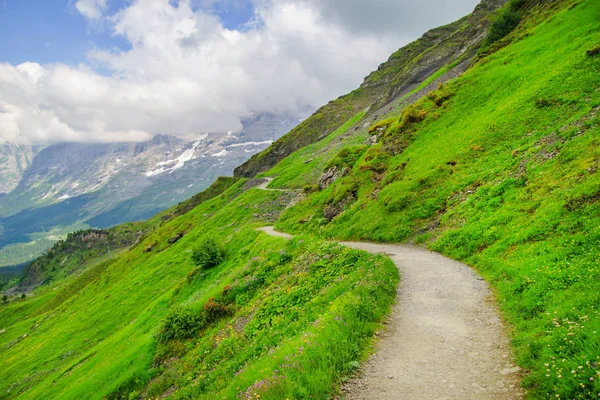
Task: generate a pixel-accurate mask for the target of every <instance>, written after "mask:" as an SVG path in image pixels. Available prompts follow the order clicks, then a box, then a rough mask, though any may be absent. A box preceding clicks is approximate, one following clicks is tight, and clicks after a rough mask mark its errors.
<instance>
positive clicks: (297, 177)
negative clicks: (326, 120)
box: [259, 111, 367, 189]
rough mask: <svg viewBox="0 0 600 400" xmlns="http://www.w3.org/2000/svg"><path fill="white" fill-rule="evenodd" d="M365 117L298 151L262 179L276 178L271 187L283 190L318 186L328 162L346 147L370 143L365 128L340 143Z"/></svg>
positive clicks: (348, 122) (360, 114) (351, 120)
mask: <svg viewBox="0 0 600 400" xmlns="http://www.w3.org/2000/svg"><path fill="white" fill-rule="evenodd" d="M364 115H365V113H364V111H361V112H359V113H358V114H356V115H354V116H353V117H352V118H350V119H349V120H348V121H346V123H344V124H343V125H342V126H340V127H339V128H338V129H336V130H335V131H333V132H332V133H331V134H330V135H329V136H327V137H326V138H325V139H323V140H321V141H319V142H317V143H314V144H311V145H308V146H306V147H304V148H303V149H301V150H298V151H297V152H295V153H293V154H292V155H290V156H289V157H287V158H285V159H284V160H283V161H281V162H280V163H279V164H277V166H276V167H274V168H272V169H271V170H269V171H268V172H265V173H263V174H261V175H259V177H261V176H273V177H275V179H274V180H273V181H272V182H271V183H270V184H269V187H271V188H279V189H302V188H303V187H304V186H306V185H309V184H315V183H317V181H318V180H319V178H320V177H321V173H322V171H323V168H324V167H325V165H326V164H327V162H328V161H329V160H330V159H331V158H332V157H333V156H334V155H335V154H337V152H339V151H340V149H341V148H342V147H347V146H351V145H353V144H358V143H362V142H364V141H365V140H366V138H367V135H366V133H365V129H362V130H361V132H360V133H359V134H358V135H353V136H352V139H351V140H344V141H341V140H340V138H341V137H342V135H344V134H345V133H346V132H347V131H348V130H349V129H350V128H351V127H352V126H354V125H355V124H356V123H358V122H359V121H360V120H361V119H362V118H363V117H364Z"/></svg>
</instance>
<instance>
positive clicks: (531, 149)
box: [0, 0, 600, 399]
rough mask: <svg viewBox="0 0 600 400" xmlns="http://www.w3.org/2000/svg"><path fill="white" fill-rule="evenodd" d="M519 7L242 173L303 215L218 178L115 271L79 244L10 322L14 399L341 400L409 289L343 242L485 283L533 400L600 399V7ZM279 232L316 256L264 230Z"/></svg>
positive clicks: (404, 60)
mask: <svg viewBox="0 0 600 400" xmlns="http://www.w3.org/2000/svg"><path fill="white" fill-rule="evenodd" d="M500 4H504V1H485V2H483V3H482V5H480V6H479V7H478V9H477V10H476V12H475V13H474V14H473V16H470V17H469V18H466V19H462V20H460V21H458V22H457V23H455V24H451V25H449V26H447V27H442V28H439V29H437V30H434V31H432V32H430V33H429V34H428V35H425V36H424V38H423V39H422V41H421V42H419V43H417V44H413V45H411V46H407V47H406V48H404V49H402V50H401V51H400V52H399V53H396V54H395V55H394V56H392V58H391V59H390V61H388V63H387V64H384V65H383V66H382V67H381V68H380V70H379V72H376V73H374V74H372V75H371V76H370V77H369V78H367V80H366V84H365V85H366V87H377V90H375V91H373V92H371V93H372V94H373V97H369V101H368V102H365V103H363V100H364V99H365V97H361V96H363V94H364V92H361V91H362V90H364V88H365V85H363V87H362V88H361V89H359V91H357V92H353V94H352V95H350V97H346V98H344V99H343V101H337V102H334V103H332V104H330V105H328V106H325V108H323V109H322V111H323V112H322V113H321V117H318V116H313V117H312V118H311V119H310V120H308V121H307V122H306V123H305V124H303V125H301V126H300V127H299V128H298V129H297V130H295V131H292V132H291V133H290V134H289V135H288V136H287V137H285V138H284V139H283V140H282V141H281V142H280V144H277V145H275V146H274V147H272V148H271V149H269V150H267V151H266V152H265V153H262V155H260V156H257V157H255V158H254V159H253V160H251V161H250V162H249V163H248V164H246V165H245V166H244V167H242V168H241V169H240V170H238V172H239V173H238V175H240V176H254V175H256V174H260V175H259V176H273V177H274V178H275V179H274V180H273V182H271V186H272V187H276V188H289V189H303V194H302V195H301V196H302V197H301V198H300V199H297V198H296V196H297V192H296V191H290V192H285V191H263V190H257V189H255V188H253V187H254V186H256V184H257V182H256V181H255V180H247V179H244V178H239V179H238V178H231V179H220V180H218V181H217V182H216V183H215V184H214V185H213V186H212V187H211V188H210V189H209V190H207V191H206V192H203V193H202V194H199V195H197V196H195V197H194V198H192V199H190V200H189V201H187V202H184V203H182V204H180V205H179V206H176V207H173V208H172V209H170V210H167V211H165V212H163V213H161V214H159V215H157V216H155V217H154V218H152V219H150V220H149V221H147V222H145V223H144V224H143V227H144V229H143V234H142V235H139V240H136V241H133V244H131V245H130V243H132V242H128V243H127V244H124V242H121V245H120V246H115V247H116V248H118V250H115V252H114V254H108V252H106V253H105V252H104V251H103V245H101V244H100V243H104V242H102V240H104V239H102V240H100V241H98V242H95V243H96V244H97V246H95V247H94V246H92V247H93V248H90V249H89V250H90V251H87V250H86V249H85V245H84V246H83V247H82V246H81V245H83V243H84V242H85V241H83V240H79V239H81V238H79V239H78V238H74V237H72V238H71V239H70V240H68V241H67V242H65V243H63V244H62V245H61V246H63V248H59V247H56V253H55V254H48V255H47V256H46V257H47V258H46V259H40V260H38V263H39V264H38V265H39V267H40V268H38V269H37V270H44V271H52V269H53V267H55V270H54V271H52V274H51V275H50V277H51V279H46V278H47V277H46V278H45V279H43V280H42V282H43V281H45V284H43V285H41V286H39V287H37V288H36V289H35V290H34V291H33V292H32V293H31V294H29V295H28V296H27V298H25V299H21V298H19V297H12V298H10V299H8V302H7V303H6V304H3V305H2V306H0V360H1V361H2V365H3V366H4V368H3V369H2V370H0V398H15V397H19V398H24V399H40V398H41V399H44V398H64V399H71V398H86V399H87V398H91V399H94V398H96V399H99V398H109V399H137V398H162V397H164V398H173V399H183V398H195V399H196V398H197V399H221V398H226V399H235V398H239V399H257V398H262V399H285V398H289V399H300V398H330V397H331V396H332V394H336V393H337V392H338V391H339V384H340V382H341V381H343V380H345V378H346V377H348V376H349V375H351V374H352V372H353V371H354V370H355V369H356V368H357V366H358V365H359V362H360V361H361V360H362V359H364V357H366V356H367V355H368V352H369V348H370V343H371V341H370V340H371V337H372V335H373V333H374V331H375V330H376V329H377V327H378V326H379V325H378V324H379V323H380V322H381V321H382V319H383V318H384V317H385V315H386V313H388V312H389V309H390V305H391V304H392V303H393V301H394V298H395V295H396V287H397V284H398V282H399V277H398V272H397V270H396V268H395V267H394V265H393V264H392V263H391V261H390V260H389V259H387V258H385V257H383V256H372V255H369V254H366V253H363V252H359V251H355V250H350V249H347V248H343V247H340V246H338V245H336V244H333V243H331V242H327V241H326V240H325V239H329V238H335V239H358V240H370V241H380V242H399V241H412V242H414V243H417V244H420V245H423V246H427V247H429V248H431V249H433V250H436V251H438V252H441V253H443V254H446V255H448V256H450V257H453V258H455V259H459V260H462V261H464V262H466V263H468V264H470V265H473V266H474V268H476V269H477V270H478V271H479V272H480V273H481V274H482V275H483V276H484V277H485V278H486V279H487V280H488V281H489V282H490V284H491V285H492V286H493V287H494V288H495V291H496V293H497V297H498V299H499V301H500V306H501V308H502V311H503V313H504V315H505V317H506V319H507V320H508V321H509V322H510V323H511V324H512V326H513V328H514V329H513V331H512V332H511V335H512V344H513V347H514V350H515V352H516V355H517V360H518V362H519V364H520V365H521V366H522V367H523V368H524V369H525V372H526V378H525V380H524V382H523V384H524V386H525V387H527V388H529V389H530V396H531V398H549V397H552V398H563V399H576V398H581V399H585V398H593V397H597V396H598V393H600V376H599V375H598V374H599V372H598V370H599V368H600V366H599V364H600V336H599V335H598V332H599V331H600V311H599V310H598V307H600V296H598V293H600V270H599V269H598V262H599V261H600V250H599V246H598V244H599V242H600V228H599V227H600V202H599V199H600V191H599V189H598V188H599V187H600V178H599V177H600V175H599V174H598V168H599V165H600V150H599V149H600V146H599V144H600V91H599V88H600V3H598V2H597V1H595V0H557V1H549V2H548V1H546V2H543V1H538V0H511V2H510V3H509V4H508V5H507V6H506V7H505V8H503V9H501V10H500V11H499V12H497V13H496V14H494V15H493V16H492V17H490V15H489V14H490V12H492V11H494V10H496V9H497V7H498V6H499V5H500ZM473 21H475V22H477V24H473ZM489 21H492V25H491V29H490V32H495V34H494V35H492V36H490V38H491V39H489V40H487V41H486V39H485V35H480V36H478V38H477V40H475V41H473V42H472V46H473V47H472V48H471V50H470V51H471V53H472V54H471V55H473V56H474V55H475V53H477V55H476V58H475V59H476V62H475V63H474V65H472V67H471V68H469V69H468V70H467V72H466V73H464V74H463V75H461V76H459V77H457V78H456V79H453V80H451V81H449V82H446V83H445V84H444V85H441V86H439V87H438V88H437V89H436V90H434V91H433V92H431V93H429V94H427V95H424V96H421V95H420V93H419V90H421V89H424V88H428V87H429V86H428V85H429V84H431V83H432V82H434V81H435V79H436V78H438V77H441V76H444V75H447V74H448V73H449V72H450V71H455V69H454V67H455V66H456V65H457V63H460V62H461V57H460V56H459V55H458V56H457V53H456V52H454V51H449V52H447V51H446V50H447V49H451V48H453V47H456V48H459V47H461V45H463V44H465V43H467V42H465V40H467V39H468V38H469V35H467V34H464V36H463V35H461V34H459V33H460V32H467V31H469V30H471V29H474V31H470V32H471V33H470V34H471V35H472V34H473V32H479V30H481V29H483V31H485V30H487V26H488V23H489ZM475 28H477V29H475ZM425 44H428V46H425ZM415 46H416V47H415ZM421 46H423V48H421ZM480 46H483V47H480ZM461 48H464V46H462V47H461ZM411 49H419V50H418V51H417V50H415V51H414V53H418V54H417V57H414V58H413V57H412V56H411V57H404V56H406V54H407V53H408V52H409V50H410V51H412V50H411ZM444 49H446V50H444ZM429 57H431V58H429ZM431 59H435V60H438V61H437V64H435V65H436V67H435V68H433V69H429V70H427V71H426V70H423V69H421V67H423V66H424V65H426V64H427V62H426V61H427V60H431ZM419 60H421V61H419ZM440 60H441V61H440ZM421 62H422V63H424V64H422V63H421ZM407 72H409V73H408V75H406V73H407ZM403 74H405V75H403ZM414 77H418V79H416V80H412V78H414ZM450 77H454V75H450ZM361 93H363V94H361ZM353 96H358V97H356V98H355V97H353ZM357 99H359V100H357ZM361 99H362V100H361ZM390 99H394V100H393V103H392V105H391V106H386V108H385V110H382V111H381V112H377V113H373V112H372V111H373V110H370V111H365V107H366V104H367V103H369V104H373V105H374V107H376V106H378V104H380V103H378V102H379V101H382V102H383V103H385V104H387V102H388V101H390ZM355 100H356V101H355ZM347 101H350V102H351V104H349V103H346V102H347ZM365 101H366V100H365ZM411 102H414V104H410V103H411ZM383 103H382V104H383ZM330 113H331V114H330ZM332 116H334V117H332ZM319 118H321V119H319ZM286 156H287V157H286ZM325 178H327V179H325ZM298 200H299V202H298ZM273 223H276V226H277V227H278V228H279V229H281V230H284V231H287V232H290V233H295V234H297V235H298V236H297V237H296V238H295V239H293V240H291V241H284V240H283V239H279V238H273V237H269V236H267V235H265V234H263V233H260V232H258V231H257V230H256V228H257V227H260V226H264V225H266V224H273ZM115 229H121V230H124V229H126V227H125V226H122V227H118V228H115ZM136 231H137V228H136V229H130V230H129V231H121V233H125V232H129V234H133V233H134V232H135V235H136V239H137V237H138V236H137V232H136ZM117 237H119V238H120V237H121V236H117ZM107 240H108V238H107ZM69 251H71V252H72V254H73V256H72V257H70V258H68V259H67V260H68V261H65V262H64V263H63V261H62V260H63V259H64V258H63V257H64V256H65V255H66V254H68V253H69ZM400 300H401V299H400Z"/></svg>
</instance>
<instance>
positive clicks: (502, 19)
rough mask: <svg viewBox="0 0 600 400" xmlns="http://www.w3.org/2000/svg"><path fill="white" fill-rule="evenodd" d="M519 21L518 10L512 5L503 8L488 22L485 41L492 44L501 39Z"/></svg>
mask: <svg viewBox="0 0 600 400" xmlns="http://www.w3.org/2000/svg"><path fill="white" fill-rule="evenodd" d="M519 23H521V16H520V14H519V12H517V11H515V10H514V9H513V8H512V7H509V8H505V9H503V10H502V11H501V12H500V13H499V14H498V16H496V18H494V20H493V21H492V23H491V24H490V28H489V31H488V37H487V43H488V44H492V43H494V42H497V41H498V40H500V39H503V38H504V37H506V35H508V34H509V33H510V32H512V30H513V29H515V28H516V27H517V26H518V25H519Z"/></svg>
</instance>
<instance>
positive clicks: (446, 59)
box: [234, 0, 507, 178]
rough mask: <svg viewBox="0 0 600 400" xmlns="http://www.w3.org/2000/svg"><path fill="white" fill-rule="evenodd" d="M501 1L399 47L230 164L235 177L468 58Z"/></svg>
mask: <svg viewBox="0 0 600 400" xmlns="http://www.w3.org/2000/svg"><path fill="white" fill-rule="evenodd" d="M506 1H507V0H482V1H481V3H480V4H479V5H478V6H477V7H476V8H475V10H474V12H473V13H472V14H471V15H468V16H466V17H464V18H461V19H460V20H458V21H455V22H453V23H451V24H448V25H446V26H442V27H439V28H435V29H432V30H431V31H429V32H427V33H425V34H424V35H423V37H421V38H420V39H418V40H416V41H414V42H412V43H410V44H409V45H407V46H405V47H403V48H401V49H400V50H398V51H397V52H395V53H394V54H392V55H391V56H390V58H389V59H388V60H387V61H386V62H385V63H383V64H381V65H380V66H379V68H378V69H377V71H374V72H372V73H371V74H370V75H369V76H367V77H366V78H365V81H364V83H363V84H362V85H361V86H360V87H359V88H358V89H356V90H354V91H352V92H350V93H348V94H346V95H344V96H341V97H340V98H338V99H336V100H333V101H331V102H329V103H328V104H326V105H325V106H323V107H321V108H320V109H319V110H317V111H316V112H315V113H314V114H313V115H312V116H311V117H310V118H308V119H307V120H305V121H304V122H302V123H301V124H300V125H298V126H297V127H296V128H294V129H293V130H292V131H291V132H290V133H288V134H287V135H285V136H284V137H282V138H280V139H279V140H277V141H276V142H275V143H273V144H272V145H271V146H270V147H269V148H268V149H267V150H265V151H263V152H261V153H259V154H256V155H254V156H253V157H252V158H251V159H250V160H248V161H247V162H245V163H244V164H242V165H241V166H239V167H238V168H236V170H235V173H234V174H235V176H238V177H246V178H248V177H254V176H256V175H257V174H260V173H262V172H265V171H267V170H268V169H270V168H271V167H274V166H275V165H276V164H278V163H279V162H280V161H281V160H283V159H284V158H285V157H287V156H289V155H290V154H292V153H293V152H295V151H297V150H300V149H302V148H304V147H306V146H308V145H310V144H313V143H316V142H318V141H320V140H322V139H324V138H325V137H327V136H328V135H329V134H330V133H331V132H333V131H335V130H336V129H337V128H338V127H340V126H341V125H342V124H344V123H345V122H346V120H348V119H350V118H352V116H354V115H356V114H357V113H359V112H361V111H365V109H367V110H368V111H369V112H370V113H372V114H374V115H377V113H378V112H380V110H381V109H382V108H383V107H385V106H387V105H388V104H390V103H391V102H392V101H394V100H395V99H397V98H401V97H403V96H404V95H406V94H407V93H409V92H410V91H412V90H413V89H415V87H417V86H419V85H420V84H421V83H422V82H424V81H426V80H427V79H428V78H430V77H431V76H432V75H434V74H436V73H438V72H442V73H446V72H448V71H449V69H450V68H449V66H450V65H452V66H455V65H456V64H458V63H459V62H461V61H465V62H468V61H469V60H470V59H471V58H472V57H473V56H474V55H475V53H476V51H477V50H478V49H479V46H480V45H481V44H482V42H483V40H484V39H485V35H486V32H487V27H488V24H489V18H490V15H491V14H492V13H493V12H494V11H495V10H497V9H498V8H499V7H500V6H502V5H503V4H505V3H506Z"/></svg>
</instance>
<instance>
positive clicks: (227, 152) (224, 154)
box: [212, 149, 231, 157]
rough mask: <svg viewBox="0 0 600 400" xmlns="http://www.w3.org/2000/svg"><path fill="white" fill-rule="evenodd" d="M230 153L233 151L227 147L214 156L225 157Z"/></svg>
mask: <svg viewBox="0 0 600 400" xmlns="http://www.w3.org/2000/svg"><path fill="white" fill-rule="evenodd" d="M229 153H231V152H230V151H227V150H226V149H223V150H221V151H220V152H218V153H215V154H213V155H212V156H213V157H225V156H226V155H228V154H229Z"/></svg>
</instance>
